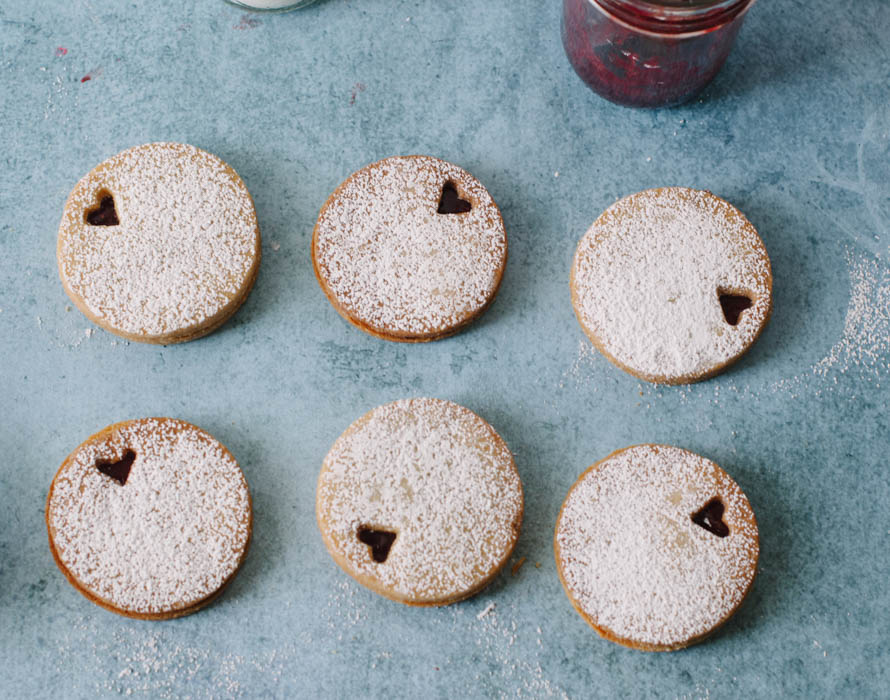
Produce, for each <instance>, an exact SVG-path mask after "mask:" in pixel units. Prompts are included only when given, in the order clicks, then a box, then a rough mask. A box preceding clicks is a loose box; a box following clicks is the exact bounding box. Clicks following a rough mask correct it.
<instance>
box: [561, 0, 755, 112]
mask: <svg viewBox="0 0 890 700" xmlns="http://www.w3.org/2000/svg"><path fill="white" fill-rule="evenodd" d="M755 1H756V0H563V17H562V42H563V45H564V46H565V50H566V54H568V57H569V61H570V62H571V64H572V66H573V67H574V69H575V71H576V72H577V73H578V75H579V76H581V79H582V80H584V82H585V83H587V84H588V85H589V86H590V87H591V88H593V89H594V90H595V91H596V92H597V93H599V94H600V95H602V96H603V97H605V98H606V99H608V100H611V101H612V102H617V103H618V104H621V105H627V106H630V107H666V106H670V105H677V104H680V103H682V102H685V101H687V100H689V99H691V98H693V97H695V95H697V94H698V93H699V92H700V91H701V90H702V89H703V88H704V87H705V85H707V84H708V83H709V82H710V81H711V80H712V79H713V78H714V76H715V75H717V73H718V72H719V71H720V68H721V67H722V66H723V62H724V61H725V60H726V57H727V56H728V55H729V52H730V50H731V49H732V45H733V42H734V41H735V38H736V35H737V34H738V32H739V29H740V28H741V26H742V22H743V20H744V18H745V13H746V12H747V11H748V9H749V8H750V7H751V5H753V4H754V2H755Z"/></svg>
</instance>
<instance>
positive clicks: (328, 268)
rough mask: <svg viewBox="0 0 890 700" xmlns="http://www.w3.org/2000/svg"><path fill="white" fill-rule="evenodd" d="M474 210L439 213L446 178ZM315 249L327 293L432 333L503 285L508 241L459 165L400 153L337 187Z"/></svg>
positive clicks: (362, 313)
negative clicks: (400, 154)
mask: <svg viewBox="0 0 890 700" xmlns="http://www.w3.org/2000/svg"><path fill="white" fill-rule="evenodd" d="M449 181H450V182H452V183H454V184H455V185H456V187H457V190H458V192H459V194H460V196H461V198H463V199H467V200H468V201H470V202H471V203H472V209H471V210H470V211H469V212H466V213H462V214H439V213H437V208H438V205H439V200H440V197H441V194H442V188H443V186H444V184H445V183H446V182H449ZM313 245H314V252H315V260H316V265H317V269H318V271H319V274H320V276H321V277H322V279H323V280H324V284H325V285H326V286H327V289H328V293H329V294H330V295H332V296H333V297H334V298H335V299H337V300H338V302H339V304H341V305H342V307H343V308H344V309H345V310H346V311H347V312H348V313H349V314H350V316H352V317H355V318H357V319H358V320H360V321H362V322H363V323H366V324H368V325H369V326H371V327H373V328H375V329H377V330H389V331H398V332H403V333H416V334H424V333H433V332H437V331H441V330H442V329H447V328H451V327H453V326H455V325H459V324H460V323H462V322H464V321H466V320H467V319H468V318H470V317H471V316H472V315H473V314H474V313H477V312H478V311H479V310H481V309H482V308H484V307H485V305H486V304H487V303H488V302H489V300H490V299H491V296H492V294H494V292H495V291H496V289H497V285H498V283H499V281H500V276H501V271H502V268H503V266H504V263H505V259H506V255H507V239H506V234H505V231H504V225H503V222H502V220H501V216H500V213H499V212H498V209H497V206H496V205H495V203H494V201H493V200H492V198H491V196H490V195H489V194H488V192H487V190H486V189H485V188H484V187H483V186H482V184H481V183H480V182H479V181H478V180H476V179H475V178H474V177H473V176H472V175H470V174H469V173H467V172H466V171H464V170H462V169H461V168H459V167H457V166H456V165H452V164H451V163H447V162H445V161H442V160H439V159H436V158H431V157H425V156H411V157H395V158H388V159H386V160H384V161H380V162H379V163H374V164H372V165H370V166H368V167H366V168H364V169H362V170H360V171H358V172H357V173H355V174H354V175H352V176H351V177H350V178H349V179H348V180H347V181H346V182H344V183H343V185H341V188H340V189H339V190H338V191H337V192H335V193H334V195H333V196H332V197H331V199H330V200H329V204H328V205H326V206H325V208H324V209H323V210H322V213H321V215H320V216H319V220H318V223H317V225H316V228H315V237H314V243H313Z"/></svg>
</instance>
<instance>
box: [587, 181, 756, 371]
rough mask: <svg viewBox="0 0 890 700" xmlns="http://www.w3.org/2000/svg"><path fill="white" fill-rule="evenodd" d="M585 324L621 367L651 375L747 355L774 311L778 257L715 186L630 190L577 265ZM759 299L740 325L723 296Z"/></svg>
mask: <svg viewBox="0 0 890 700" xmlns="http://www.w3.org/2000/svg"><path fill="white" fill-rule="evenodd" d="M572 278H573V299H574V302H575V310H576V313H577V314H578V318H579V320H580V321H581V325H582V326H583V327H584V328H585V330H586V331H587V333H588V335H591V336H592V337H593V338H596V339H597V340H598V342H599V344H600V345H601V347H602V349H603V350H604V351H605V352H606V353H607V354H609V355H610V356H611V357H612V358H614V359H615V360H616V361H617V362H618V363H619V364H621V365H623V366H625V367H627V368H629V369H631V370H632V371H634V373H636V374H639V375H640V376H641V377H644V378H646V379H650V380H652V381H672V380H678V379H684V380H688V379H692V378H695V377H696V376H697V375H702V374H706V373H709V372H711V371H713V370H714V369H716V368H717V367H719V366H720V365H723V364H725V363H727V362H730V361H732V360H733V359H735V358H736V357H737V356H738V355H740V354H742V353H743V352H744V351H745V350H746V349H747V348H748V347H749V346H750V345H751V344H752V343H753V342H754V340H756V338H757V336H758V334H759V333H760V331H761V329H762V328H763V325H764V324H765V323H766V321H767V319H768V318H769V314H770V310H771V304H772V302H771V294H772V277H771V271H770V264H769V257H768V256H767V253H766V250H765V248H764V247H763V243H762V241H761V240H760V237H759V236H758V235H757V232H756V231H755V230H754V228H753V226H751V225H750V223H748V221H747V219H745V218H744V216H743V215H742V214H741V213H740V212H739V211H738V210H737V209H735V208H734V207H732V206H731V205H730V204H728V203H727V202H725V201H723V200H722V199H720V198H718V197H715V196H714V195H712V194H710V193H709V192H703V191H697V190H690V189H687V188H679V187H669V188H662V189H658V190H646V191H644V192H639V193H637V194H635V195H631V196H629V197H625V198H624V199H622V200H619V201H618V202H616V203H615V204H613V205H612V206H611V207H609V208H608V209H607V210H606V211H605V212H604V213H603V215H602V216H601V217H600V218H599V219H597V221H596V222H594V224H593V226H592V227H591V228H590V230H589V231H588V232H587V234H586V235H585V236H584V238H583V239H582V240H581V242H580V244H579V245H578V250H577V252H576V254H575V261H574V266H573V270H572ZM720 290H725V291H728V292H731V293H735V294H744V295H745V296H748V297H750V298H751V299H752V301H753V305H752V306H751V308H749V309H747V310H745V311H743V312H742V314H741V317H740V319H739V322H738V324H737V325H735V326H733V325H730V324H729V323H727V321H726V319H725V318H724V315H723V310H722V308H721V305H720V298H719V293H720Z"/></svg>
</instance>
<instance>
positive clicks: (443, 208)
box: [436, 180, 473, 214]
mask: <svg viewBox="0 0 890 700" xmlns="http://www.w3.org/2000/svg"><path fill="white" fill-rule="evenodd" d="M472 208H473V205H472V204H470V203H469V202H468V201H467V200H466V199H461V198H460V196H459V195H458V193H457V187H455V186H454V183H453V182H451V181H450V180H449V181H448V182H446V183H445V184H444V185H443V186H442V196H441V197H440V198H439V208H438V209H437V210H436V211H437V213H439V214H465V213H466V212H468V211H470V209H472Z"/></svg>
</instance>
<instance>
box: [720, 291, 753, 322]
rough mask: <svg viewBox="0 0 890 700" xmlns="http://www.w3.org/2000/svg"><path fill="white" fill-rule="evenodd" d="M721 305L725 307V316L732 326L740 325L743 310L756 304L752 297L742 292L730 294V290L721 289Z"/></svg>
mask: <svg viewBox="0 0 890 700" xmlns="http://www.w3.org/2000/svg"><path fill="white" fill-rule="evenodd" d="M717 294H718V295H719V297H720V307H721V308H722V309H723V318H725V319H726V322H727V323H728V324H729V325H730V326H737V325H739V319H740V318H741V316H742V312H743V311H745V310H746V309H750V308H751V307H752V306H753V305H754V301H753V300H752V299H751V297H746V296H744V295H742V294H729V293H728V292H723V291H719V292H717Z"/></svg>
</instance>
